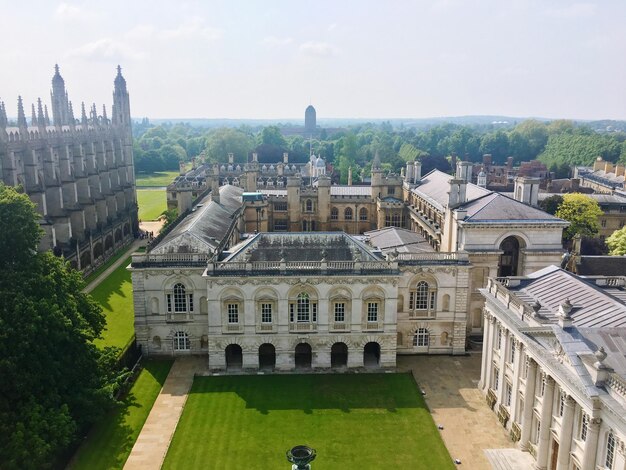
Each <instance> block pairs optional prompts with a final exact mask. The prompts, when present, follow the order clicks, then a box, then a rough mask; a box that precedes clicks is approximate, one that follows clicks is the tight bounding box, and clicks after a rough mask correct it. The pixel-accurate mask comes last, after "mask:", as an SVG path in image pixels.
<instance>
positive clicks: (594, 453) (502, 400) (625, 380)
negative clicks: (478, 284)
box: [479, 266, 626, 470]
mask: <svg viewBox="0 0 626 470" xmlns="http://www.w3.org/2000/svg"><path fill="white" fill-rule="evenodd" d="M625 286H626V278H624V277H623V276H621V277H604V276H599V277H594V278H582V277H578V276H575V275H573V274H570V273H568V272H565V271H563V270H561V269H558V268H556V267H554V266H552V267H548V268H544V269H542V270H541V271H539V272H536V273H533V274H531V275H530V276H527V277H510V278H504V279H500V280H499V281H498V280H495V279H490V280H489V283H488V285H487V287H486V288H485V289H482V290H481V292H482V294H483V295H484V297H485V299H486V302H485V308H484V318H485V335H484V342H483V357H482V368H481V379H480V383H479V388H480V389H481V390H482V392H483V393H484V394H485V397H486V400H487V403H488V405H489V406H490V407H491V408H492V409H493V411H494V413H496V414H497V415H498V418H499V420H500V422H501V423H502V425H503V426H504V427H505V428H506V429H508V430H509V432H510V436H511V439H512V440H513V441H515V442H518V443H519V446H520V448H521V449H523V450H526V451H528V452H530V454H531V455H532V456H533V457H534V459H535V460H536V466H535V468H537V469H547V468H550V469H558V470H570V469H578V470H595V469H597V468H609V469H622V470H623V469H625V468H626V457H625V450H624V442H625V440H626V420H625V418H624V417H625V416H626V412H625V411H626V367H625V366H626V363H625V362H624V348H623V346H622V345H623V344H625V343H624V338H626V329H625V328H624V327H623V326H622V325H624V320H625V319H626V304H625V303H624V300H623V299H624V292H625V290H624V288H625Z"/></svg>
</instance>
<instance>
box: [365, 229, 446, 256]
mask: <svg viewBox="0 0 626 470" xmlns="http://www.w3.org/2000/svg"><path fill="white" fill-rule="evenodd" d="M363 235H365V237H366V241H367V243H368V244H370V245H371V246H374V247H376V248H378V249H379V250H381V251H382V252H383V253H387V252H392V251H397V252H398V253H433V252H435V251H436V250H435V249H434V248H433V247H432V246H430V245H429V244H428V241H427V240H426V239H425V238H424V237H422V236H421V235H420V234H419V233H416V232H412V231H410V230H407V229H404V228H398V227H386V228H383V229H380V230H371V231H369V232H365V233H364V234H363Z"/></svg>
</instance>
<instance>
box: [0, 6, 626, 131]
mask: <svg viewBox="0 0 626 470" xmlns="http://www.w3.org/2000/svg"><path fill="white" fill-rule="evenodd" d="M0 12H2V13H1V14H0V31H2V38H3V41H2V42H3V47H2V48H0V100H2V101H4V102H5V103H6V106H7V112H8V114H9V115H10V116H11V115H13V116H14V115H15V114H16V102H17V96H18V95H22V96H23V98H24V100H25V103H26V105H27V106H28V108H27V109H30V103H32V102H34V101H36V99H37V97H42V99H44V101H45V102H48V103H49V101H50V94H49V93H50V80H51V78H52V74H53V69H54V64H55V63H58V64H59V66H60V68H61V75H62V76H63V78H64V79H65V83H66V87H67V89H68V91H69V96H70V100H72V101H73V103H74V109H75V110H76V109H79V107H78V106H77V103H80V102H81V101H85V102H86V103H87V104H90V103H92V102H95V103H96V104H97V105H98V109H101V107H102V104H103V103H104V104H106V105H107V107H110V104H111V102H112V97H111V92H112V87H113V79H114V77H115V67H116V66H117V65H118V64H119V65H121V66H122V70H123V74H124V76H125V78H126V81H127V84H128V90H129V93H130V99H131V113H132V115H133V117H135V118H140V117H143V116H146V117H149V118H172V119H175V118H248V119H294V120H303V119H304V109H305V108H306V106H307V105H309V104H313V106H315V108H316V110H317V116H318V119H319V118H425V117H443V116H463V115H506V116H515V117H530V116H536V117H546V118H570V119H626V60H625V55H626V27H624V21H625V19H626V1H624V0H598V1H569V0H506V1H502V0H480V1H476V0H433V1H397V0H384V1H381V0H372V1H370V0H360V1H356V0H340V1H338V0H328V1H327V0H319V1H315V2H312V1H309V2H303V1H295V0H285V1H275V0H263V1H245V2H244V1H238V0H227V1H197V2H196V1H184V0H182V1H177V2H172V1H161V0H150V1H143V0H124V1H119V0H107V1H97V2H96V1H73V0H68V1H61V2H58V1H55V0H46V1H44V0H40V1H35V0H31V1H27V2H19V1H15V0H0ZM109 112H110V111H109ZM27 113H28V111H27Z"/></svg>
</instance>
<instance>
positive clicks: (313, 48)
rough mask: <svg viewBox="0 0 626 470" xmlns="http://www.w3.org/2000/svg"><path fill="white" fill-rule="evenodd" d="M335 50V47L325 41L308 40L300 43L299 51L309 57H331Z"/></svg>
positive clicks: (335, 52)
mask: <svg viewBox="0 0 626 470" xmlns="http://www.w3.org/2000/svg"><path fill="white" fill-rule="evenodd" d="M337 52H338V50H337V48H336V47H335V46H333V45H332V44H328V43H327V42H314V41H308V42H305V43H303V44H301V45H300V53H302V54H303V55H306V56H310V57H332V56H334V55H337Z"/></svg>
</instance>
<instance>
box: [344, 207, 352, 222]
mask: <svg viewBox="0 0 626 470" xmlns="http://www.w3.org/2000/svg"><path fill="white" fill-rule="evenodd" d="M343 218H344V219H346V220H352V208H351V207H346V210H345V211H344V212H343Z"/></svg>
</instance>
